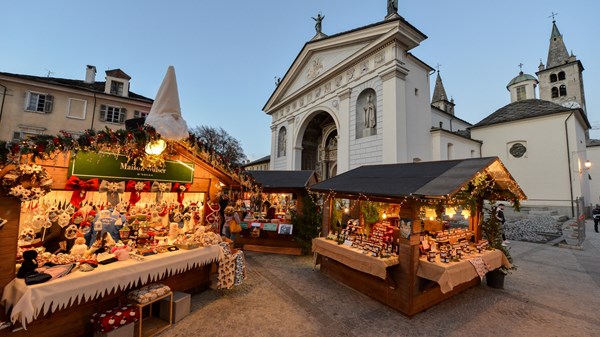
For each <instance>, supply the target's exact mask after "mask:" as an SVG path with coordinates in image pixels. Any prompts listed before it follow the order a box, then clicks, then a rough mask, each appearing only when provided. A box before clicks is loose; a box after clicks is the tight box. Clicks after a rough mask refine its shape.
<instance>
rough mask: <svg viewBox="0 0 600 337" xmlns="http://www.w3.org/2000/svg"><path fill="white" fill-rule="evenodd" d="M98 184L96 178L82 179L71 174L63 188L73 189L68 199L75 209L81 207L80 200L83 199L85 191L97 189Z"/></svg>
mask: <svg viewBox="0 0 600 337" xmlns="http://www.w3.org/2000/svg"><path fill="white" fill-rule="evenodd" d="M98 185H99V184H98V178H92V179H88V180H83V179H79V178H77V177H76V176H71V177H70V178H69V180H67V184H66V186H65V190H68V191H73V194H72V195H71V201H70V203H71V205H73V206H75V207H76V208H77V209H79V208H81V202H82V201H83V200H84V199H85V196H86V194H87V191H97V190H98Z"/></svg>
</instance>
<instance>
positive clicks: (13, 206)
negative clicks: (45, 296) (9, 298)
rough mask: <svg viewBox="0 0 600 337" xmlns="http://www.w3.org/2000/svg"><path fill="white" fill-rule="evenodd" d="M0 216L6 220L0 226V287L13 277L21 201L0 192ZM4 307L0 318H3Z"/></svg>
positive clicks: (2, 287)
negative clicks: (0, 262) (0, 263)
mask: <svg viewBox="0 0 600 337" xmlns="http://www.w3.org/2000/svg"><path fill="white" fill-rule="evenodd" d="M0 205H2V207H0V218H2V219H4V220H7V222H6V223H5V224H4V226H2V228H0V261H2V265H1V266H0V289H4V287H5V286H6V285H7V284H8V283H10V281H12V279H14V278H15V266H16V263H17V239H18V237H19V221H20V217H21V202H20V201H19V200H17V199H13V198H10V197H8V196H5V195H3V194H0ZM4 312H5V311H4V308H2V312H1V313H0V318H2V320H4V316H3V315H4Z"/></svg>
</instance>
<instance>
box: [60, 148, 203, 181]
mask: <svg viewBox="0 0 600 337" xmlns="http://www.w3.org/2000/svg"><path fill="white" fill-rule="evenodd" d="M127 161H128V158H127V157H126V156H123V155H115V154H113V153H102V154H98V153H92V152H79V153H77V156H76V157H75V158H71V161H70V163H69V174H68V175H69V177H70V176H77V177H78V178H88V179H89V178H104V179H133V180H157V181H166V182H179V183H191V182H192V181H193V180H194V163H189V162H182V161H172V160H165V166H164V167H162V168H159V167H149V168H143V167H140V166H135V165H132V164H130V163H128V162H127Z"/></svg>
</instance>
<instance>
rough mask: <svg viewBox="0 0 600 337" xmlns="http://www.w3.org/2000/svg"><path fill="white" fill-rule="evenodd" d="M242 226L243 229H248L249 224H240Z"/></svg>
mask: <svg viewBox="0 0 600 337" xmlns="http://www.w3.org/2000/svg"><path fill="white" fill-rule="evenodd" d="M240 226H241V227H242V229H248V223H247V222H240Z"/></svg>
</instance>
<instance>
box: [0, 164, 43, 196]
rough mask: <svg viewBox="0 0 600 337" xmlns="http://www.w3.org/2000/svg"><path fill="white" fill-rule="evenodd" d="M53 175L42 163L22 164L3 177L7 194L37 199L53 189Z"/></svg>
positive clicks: (3, 185)
mask: <svg viewBox="0 0 600 337" xmlns="http://www.w3.org/2000/svg"><path fill="white" fill-rule="evenodd" d="M51 185H52V177H51V176H50V174H49V173H48V171H46V169H45V168H43V167H42V166H40V165H35V164H34V165H28V164H22V165H19V166H17V167H16V168H15V169H13V170H11V171H10V172H8V173H7V174H5V175H4V177H3V178H2V187H4V189H5V190H6V192H7V194H8V195H10V196H13V197H15V198H18V199H20V200H21V201H30V200H37V199H39V198H41V197H43V196H44V195H46V194H47V193H48V192H50V190H51Z"/></svg>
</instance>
